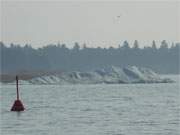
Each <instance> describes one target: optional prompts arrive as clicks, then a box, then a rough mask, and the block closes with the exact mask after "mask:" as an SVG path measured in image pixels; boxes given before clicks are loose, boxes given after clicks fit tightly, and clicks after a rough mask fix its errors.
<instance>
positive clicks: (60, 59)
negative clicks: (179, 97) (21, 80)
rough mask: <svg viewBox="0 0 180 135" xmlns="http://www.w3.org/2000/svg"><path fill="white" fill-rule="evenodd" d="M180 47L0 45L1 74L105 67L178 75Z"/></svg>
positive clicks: (162, 43)
mask: <svg viewBox="0 0 180 135" xmlns="http://www.w3.org/2000/svg"><path fill="white" fill-rule="evenodd" d="M179 54H180V43H172V44H171V45H169V44H168V43H167V42H166V40H163V41H162V42H161V45H160V47H158V48H157V45H156V42H155V41H152V44H151V45H149V46H148V47H144V48H140V47H139V43H138V41H137V40H135V41H134V44H133V45H132V47H130V45H129V43H128V41H124V42H123V44H120V45H117V47H116V48H115V47H109V48H102V47H97V48H90V47H87V46H86V44H83V45H80V44H79V43H77V42H75V44H74V47H73V48H68V47H67V45H66V44H60V43H58V44H49V45H47V46H43V47H41V48H37V49H35V48H33V47H32V46H31V45H28V44H26V45H24V46H22V45H17V44H13V43H11V44H10V45H9V46H7V45H5V44H4V43H3V42H0V56H1V59H0V63H1V75H2V74H16V73H23V72H24V73H36V72H37V73H38V72H66V71H87V70H88V71H91V70H94V69H100V68H104V67H107V66H120V67H126V66H138V67H146V68H151V69H152V70H154V71H155V72H157V73H161V74H179V73H180V71H179V58H180V57H179Z"/></svg>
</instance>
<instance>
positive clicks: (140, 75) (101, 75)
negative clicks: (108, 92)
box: [28, 66, 172, 84]
mask: <svg viewBox="0 0 180 135" xmlns="http://www.w3.org/2000/svg"><path fill="white" fill-rule="evenodd" d="M168 82H172V80H170V79H167V78H161V77H160V76H159V75H158V74H156V73H155V72H153V71H152V70H151V69H147V68H139V67H136V66H131V67H125V68H120V67H114V66H111V67H109V68H104V69H100V70H95V71H91V72H65V73H61V74H56V75H48V76H41V77H36V78H33V79H31V80H28V83H30V84H101V83H105V84H120V83H168Z"/></svg>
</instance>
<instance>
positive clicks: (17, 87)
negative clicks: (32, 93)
mask: <svg viewBox="0 0 180 135" xmlns="http://www.w3.org/2000/svg"><path fill="white" fill-rule="evenodd" d="M16 89H17V92H16V93H17V100H19V86H18V76H16Z"/></svg>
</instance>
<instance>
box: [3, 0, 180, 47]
mask: <svg viewBox="0 0 180 135" xmlns="http://www.w3.org/2000/svg"><path fill="white" fill-rule="evenodd" d="M179 8H180V3H178V2H170V1H169V2H168V1H166V2H132V1H128V2H117V1H116V2H100V1H99V2H95V1H94V2H57V1H54V2H50V1H49V2H48V1H46V2H44V1H39V2H36V1H33V2H22V1H21V2H20V1H19V2H17V1H16V2H5V1H4V2H2V3H1V11H2V12H1V21H0V23H1V41H3V42H5V43H8V44H9V43H11V42H14V43H18V44H22V45H24V44H26V43H29V44H31V45H32V46H34V47H40V46H43V45H47V44H50V43H58V42H60V43H67V45H68V44H69V45H68V46H69V47H71V46H72V45H73V43H74V42H76V41H77V42H80V43H81V44H82V43H86V44H87V46H93V47H96V46H102V47H108V46H110V45H111V46H117V45H118V44H119V43H122V42H123V41H124V40H129V41H130V43H132V42H133V41H134V40H135V39H137V40H139V41H140V45H141V46H144V45H145V46H146V45H151V41H152V40H153V39H154V40H157V41H160V40H163V39H166V40H167V41H169V42H171V41H180V9H179Z"/></svg>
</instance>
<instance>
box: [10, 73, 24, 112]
mask: <svg viewBox="0 0 180 135" xmlns="http://www.w3.org/2000/svg"><path fill="white" fill-rule="evenodd" d="M16 89H17V100H15V101H14V104H13V106H12V108H11V111H18V112H19V111H24V106H23V104H22V102H21V100H20V99H19V88H18V76H16Z"/></svg>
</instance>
